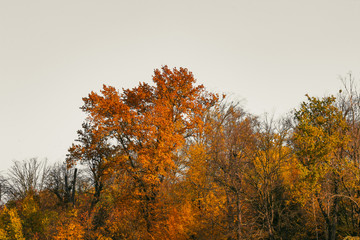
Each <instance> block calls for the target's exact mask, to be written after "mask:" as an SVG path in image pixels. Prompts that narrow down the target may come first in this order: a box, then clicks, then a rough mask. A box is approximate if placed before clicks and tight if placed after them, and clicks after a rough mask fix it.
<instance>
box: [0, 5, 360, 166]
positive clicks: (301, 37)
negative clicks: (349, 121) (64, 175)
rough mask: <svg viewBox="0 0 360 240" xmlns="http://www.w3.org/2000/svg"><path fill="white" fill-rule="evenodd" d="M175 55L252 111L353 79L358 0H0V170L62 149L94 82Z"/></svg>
mask: <svg viewBox="0 0 360 240" xmlns="http://www.w3.org/2000/svg"><path fill="white" fill-rule="evenodd" d="M163 65H168V66H169V67H171V68H173V67H186V68H188V69H189V70H190V71H192V72H193V74H194V76H195V78H196V79H197V83H199V84H204V86H205V87H206V88H207V89H208V90H209V91H213V92H218V93H227V94H228V95H231V96H232V98H234V99H237V100H240V101H241V103H242V104H243V107H244V108H245V109H246V110H247V111H249V112H251V113H253V114H256V115H262V114H264V113H265V112H268V113H270V114H275V115H277V116H282V115H284V114H286V113H287V112H288V111H289V110H292V109H294V108H296V107H298V106H299V104H300V103H301V102H302V101H304V100H305V96H304V95H305V94H307V93H308V94H309V95H312V96H319V97H321V96H324V95H328V94H336V93H337V92H338V90H339V89H340V88H341V86H342V83H341V81H340V78H342V77H346V76H347V74H348V73H349V72H352V75H353V76H354V78H355V80H356V82H359V80H360V0H301V1H299V0H297V1H295V0H211V1H209V0H206V1H205V0H182V1H173V0H143V1H140V0H128V1H125V0H117V1H111V0H104V1H93V0H84V1H80V0H71V1H68V0H62V1H55V0H54V1H49V0H43V1H40V0H32V1H28V0H11V1H7V0H0V152H1V158H0V172H2V173H4V172H6V169H8V168H9V167H10V166H11V165H12V161H14V160H24V159H29V158H32V157H38V158H40V159H44V158H47V159H48V161H49V162H50V163H53V162H56V161H64V159H65V156H66V154H67V149H68V148H69V146H70V145H71V144H72V143H73V141H74V140H75V139H76V137H77V135H76V131H77V130H78V129H80V128H81V123H82V122H83V120H84V119H85V115H84V114H83V113H82V112H81V110H80V109H79V107H80V106H81V105H82V97H85V96H87V94H89V93H90V92H91V91H95V92H98V91H99V90H100V89H101V88H102V85H103V84H106V85H111V86H114V87H116V88H117V89H120V90H121V89H122V88H132V87H135V86H136V85H137V84H138V83H139V82H148V83H151V77H152V75H153V70H154V69H155V68H160V67H161V66H163Z"/></svg>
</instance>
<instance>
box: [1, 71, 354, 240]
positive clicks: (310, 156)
mask: <svg viewBox="0 0 360 240" xmlns="http://www.w3.org/2000/svg"><path fill="white" fill-rule="evenodd" d="M289 91H290V90H289ZM304 94H306V93H304ZM284 101H286V100H284ZM80 109H81V110H82V111H83V112H84V113H85V114H86V118H85V119H84V122H83V124H82V126H79V128H80V129H79V130H78V132H77V134H78V135H77V136H78V137H77V139H76V140H75V141H74V143H73V144H72V145H71V143H69V146H70V147H69V150H68V154H67V157H66V159H64V161H63V162H59V163H56V164H52V165H51V164H48V163H47V162H46V161H43V160H40V159H38V158H30V159H25V160H19V161H15V162H14V163H13V165H12V167H10V169H8V172H7V173H6V174H3V175H2V176H0V200H1V206H0V239H11V240H12V239H14V240H15V239H16V240H20V239H44V240H45V239H68V240H70V239H100V240H110V239H131V240H133V239H134V240H135V239H144V240H153V239H156V240H157V239H160V240H162V239H179V240H181V239H205V240H211V239H216V240H217V239H219V240H220V239H224V240H240V239H249V240H251V239H254V240H255V239H269V240H275V239H282V240H288V239H300V240H301V239H304V240H307V239H309V240H319V239H326V240H335V239H348V240H350V239H360V237H358V236H360V148H359V145H360V94H359V92H358V90H357V88H356V84H355V81H354V78H353V76H351V75H350V74H349V75H348V76H347V77H345V78H344V80H343V88H342V89H341V90H339V91H338V92H337V93H334V95H330V96H323V97H317V96H309V95H304V102H302V103H299V106H294V110H293V111H291V112H289V113H288V114H287V115H286V116H282V117H281V118H279V119H275V118H274V117H271V116H268V117H259V116H255V115H253V114H251V113H249V112H246V111H245V110H244V108H243V107H242V106H241V104H239V102H237V101H236V100H233V99H231V98H229V97H227V96H225V95H221V94H219V93H213V92H209V91H207V90H206V88H205V87H204V86H203V85H197V84H196V80H195V78H194V76H193V74H192V73H191V72H190V71H189V70H188V69H186V68H172V69H171V68H169V67H167V66H163V67H161V68H159V69H155V70H154V74H153V76H152V82H151V83H145V82H142V83H139V85H138V86H135V87H134V88H132V89H121V90H118V89H116V88H114V87H112V86H106V85H104V86H103V89H102V90H101V91H100V92H98V93H97V92H91V93H89V94H88V96H86V97H84V98H83V105H82V106H81V108H80Z"/></svg>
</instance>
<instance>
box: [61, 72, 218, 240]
mask: <svg viewBox="0 0 360 240" xmlns="http://www.w3.org/2000/svg"><path fill="white" fill-rule="evenodd" d="M153 82H154V85H149V84H147V83H140V84H139V86H137V87H135V88H133V89H123V92H122V93H120V92H119V91H117V90H116V89H115V88H114V87H110V86H105V85H104V86H103V89H102V90H101V93H100V94H97V93H94V92H91V93H90V94H89V95H88V97H86V98H83V100H84V105H83V107H82V110H83V111H84V112H85V113H86V114H87V116H88V117H87V119H86V125H85V126H87V127H88V129H87V130H86V131H82V132H81V133H82V134H81V135H80V137H79V139H78V140H79V143H78V144H76V145H73V146H72V147H71V148H70V154H69V158H68V163H69V164H72V163H74V161H82V162H87V163H89V162H92V161H93V158H94V154H89V151H93V152H92V153H94V149H95V155H96V154H99V153H100V154H101V153H103V151H100V149H108V150H109V151H110V152H111V154H108V155H106V154H102V155H96V157H97V158H98V159H99V161H100V162H102V164H101V166H102V168H101V170H100V164H98V167H99V169H98V171H101V172H102V173H103V174H104V175H107V178H108V179H109V178H111V176H117V177H120V178H121V176H125V175H126V179H131V180H130V181H131V182H129V184H131V185H132V186H134V192H133V195H134V197H137V198H138V199H139V201H141V203H142V204H141V205H140V206H141V209H139V211H140V212H141V214H142V217H143V223H144V227H145V229H146V232H147V233H148V234H149V236H150V235H152V234H153V230H154V229H155V228H156V226H158V224H157V223H158V222H161V221H162V219H163V218H164V216H159V213H157V214H155V209H156V205H157V204H159V202H160V201H161V199H159V198H158V196H159V191H160V189H161V186H162V185H163V184H165V183H166V182H175V181H176V179H177V178H178V177H179V176H180V175H181V171H180V169H181V166H179V165H180V164H179V162H178V161H177V159H178V157H177V156H178V154H177V153H178V151H179V149H180V148H181V147H182V146H183V145H184V143H185V142H186V139H187V138H189V137H191V136H192V135H193V134H194V133H195V132H196V131H199V129H201V127H202V114H203V112H204V110H205V109H206V108H208V107H210V106H211V105H212V104H214V103H215V102H216V101H217V96H216V95H213V94H210V93H208V92H206V91H205V89H204V87H203V86H202V85H198V86H195V79H194V76H193V74H192V73H191V72H189V71H188V70H187V69H186V68H180V69H176V68H174V69H169V68H168V67H167V66H163V67H162V68H161V69H156V70H155V71H154V75H153ZM84 134H88V135H92V139H93V140H95V141H93V142H92V143H91V146H92V147H91V146H90V147H89V146H88V144H87V142H86V141H85V140H84V139H87V138H84V136H83V135H84ZM97 147H100V149H96V148H97ZM109 151H105V152H109ZM99 161H98V162H99ZM95 167H96V166H95ZM182 167H183V166H182ZM128 181H129V180H128ZM160 215H161V214H160Z"/></svg>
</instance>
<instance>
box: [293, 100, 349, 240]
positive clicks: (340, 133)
mask: <svg viewBox="0 0 360 240" xmlns="http://www.w3.org/2000/svg"><path fill="white" fill-rule="evenodd" d="M307 98H308V102H303V103H302V104H301V107H300V109H299V110H297V111H295V116H294V118H295V120H296V126H295V129H294V132H293V137H292V144H293V148H294V151H295V153H296V155H297V157H298V159H299V161H300V162H301V170H302V173H301V174H302V175H301V176H302V184H303V185H302V191H303V196H309V198H310V199H307V201H308V202H310V203H311V198H313V199H315V201H317V204H318V207H319V210H320V213H321V216H322V218H323V220H324V221H325V229H326V230H325V234H324V235H325V237H326V239H331V240H335V239H336V233H337V226H338V217H339V203H340V199H339V194H340V191H341V185H340V183H341V177H342V174H343V173H344V170H345V169H346V167H345V166H344V163H346V161H345V159H344V152H345V151H344V150H345V149H346V148H347V144H348V142H349V138H348V136H347V129H348V125H347V122H346V120H345V118H344V117H343V114H342V112H341V111H340V110H339V109H338V108H336V106H335V104H334V102H335V97H332V96H331V97H325V98H323V99H321V100H320V99H318V98H315V97H309V96H308V95H307ZM345 171H346V170H345ZM304 193H306V194H304Z"/></svg>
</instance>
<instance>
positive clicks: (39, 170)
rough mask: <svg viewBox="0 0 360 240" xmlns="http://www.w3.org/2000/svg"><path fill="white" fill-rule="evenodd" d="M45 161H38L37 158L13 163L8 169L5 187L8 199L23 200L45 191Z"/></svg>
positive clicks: (46, 169)
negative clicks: (30, 195)
mask: <svg viewBox="0 0 360 240" xmlns="http://www.w3.org/2000/svg"><path fill="white" fill-rule="evenodd" d="M48 170H49V169H48V167H47V165H46V161H43V162H41V161H39V160H38V159H37V158H31V159H29V160H23V161H22V162H20V161H15V162H14V165H13V166H11V168H10V169H9V174H8V177H7V181H6V183H7V184H6V185H5V193H6V195H7V197H8V198H9V199H12V200H16V199H22V198H25V197H26V196H27V195H28V194H33V193H36V192H39V191H42V190H44V189H45V186H46V184H45V182H46V178H47V174H48V172H49V171H48Z"/></svg>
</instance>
